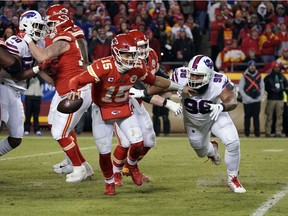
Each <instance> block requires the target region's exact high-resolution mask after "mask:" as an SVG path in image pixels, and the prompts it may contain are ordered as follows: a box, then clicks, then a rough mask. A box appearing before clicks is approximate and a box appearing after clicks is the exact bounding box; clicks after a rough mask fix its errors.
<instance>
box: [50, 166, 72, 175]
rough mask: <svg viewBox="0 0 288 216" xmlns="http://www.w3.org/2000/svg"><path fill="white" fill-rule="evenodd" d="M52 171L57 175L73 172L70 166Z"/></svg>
mask: <svg viewBox="0 0 288 216" xmlns="http://www.w3.org/2000/svg"><path fill="white" fill-rule="evenodd" d="M53 171H54V172H55V173H57V174H70V173H72V172H73V166H71V165H66V166H63V167H59V168H55V169H53Z"/></svg>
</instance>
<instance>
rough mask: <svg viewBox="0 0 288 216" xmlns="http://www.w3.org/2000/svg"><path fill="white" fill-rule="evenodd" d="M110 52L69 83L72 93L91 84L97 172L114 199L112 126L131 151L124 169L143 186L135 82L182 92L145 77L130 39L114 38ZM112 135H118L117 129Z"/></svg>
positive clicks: (133, 42)
mask: <svg viewBox="0 0 288 216" xmlns="http://www.w3.org/2000/svg"><path fill="white" fill-rule="evenodd" d="M111 50H112V56H109V57H106V58H101V59H98V60H96V61H94V62H93V63H92V65H89V66H88V67H87V71H85V72H83V73H82V74H80V75H78V76H76V77H74V78H72V79H71V80H70V82H69V88H70V90H71V91H75V90H77V89H78V88H79V86H81V85H83V84H88V83H92V101H93V104H92V125H93V126H92V128H93V136H94V139H95V142H96V145H97V149H98V151H99V164H100V168H101V170H102V173H103V175H104V177H105V183H106V188H105V190H104V194H106V195H115V182H114V175H113V168H112V161H111V150H112V138H113V129H114V124H115V123H117V125H118V126H119V128H120V129H121V131H122V132H123V133H124V135H125V136H126V137H127V139H128V140H129V144H130V151H129V153H128V157H127V161H126V166H127V167H128V169H129V171H130V173H131V177H132V180H133V182H134V183H135V184H136V185H138V186H140V185H142V174H141V172H140V171H139V169H138V166H137V162H138V159H139V155H140V152H141V150H142V149H143V133H142V130H141V123H140V122H139V120H138V119H137V117H136V116H135V115H134V114H133V112H132V110H131V107H130V103H129V90H130V89H131V88H132V86H133V85H134V84H135V83H136V81H137V80H142V81H143V82H144V83H146V84H149V85H155V86H158V87H160V88H165V89H167V90H168V91H172V90H178V89H179V88H181V89H182V88H183V86H180V85H175V83H173V82H171V81H170V80H167V79H164V78H162V77H157V76H154V75H153V74H151V73H147V71H146V66H145V62H143V61H141V60H138V48H137V43H136V41H135V40H134V38H133V37H132V36H130V35H127V34H119V35H117V36H116V37H115V38H113V40H112V42H111ZM148 90H149V89H148ZM186 90H188V89H186ZM148 92H149V91H147V93H148ZM72 94H75V92H74V93H72ZM115 133H117V129H116V128H115Z"/></svg>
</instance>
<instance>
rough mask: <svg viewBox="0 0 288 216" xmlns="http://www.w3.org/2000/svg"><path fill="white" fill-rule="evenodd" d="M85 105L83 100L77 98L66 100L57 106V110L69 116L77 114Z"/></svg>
mask: <svg viewBox="0 0 288 216" xmlns="http://www.w3.org/2000/svg"><path fill="white" fill-rule="evenodd" d="M82 104H83V99H82V98H80V97H79V98H78V97H76V98H75V99H74V100H72V99H69V98H64V99H63V100H62V101H60V103H59V104H58V106H57V110H58V111H59V112H61V113H65V114H69V113H73V112H76V111H77V110H78V109H79V108H80V107H81V106H82Z"/></svg>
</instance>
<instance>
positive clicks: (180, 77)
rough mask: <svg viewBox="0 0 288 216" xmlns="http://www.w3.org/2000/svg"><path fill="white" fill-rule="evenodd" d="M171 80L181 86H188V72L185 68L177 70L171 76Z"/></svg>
mask: <svg viewBox="0 0 288 216" xmlns="http://www.w3.org/2000/svg"><path fill="white" fill-rule="evenodd" d="M170 79H171V80H172V81H173V82H175V83H178V84H180V85H183V86H186V85H187V84H188V71H187V68H185V67H179V68H176V69H175V70H174V71H173V73H172V74H171V77H170Z"/></svg>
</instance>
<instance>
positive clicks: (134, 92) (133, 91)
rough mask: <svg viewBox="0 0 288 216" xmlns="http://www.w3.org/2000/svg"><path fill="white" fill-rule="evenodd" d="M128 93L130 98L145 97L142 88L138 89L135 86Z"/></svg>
mask: <svg viewBox="0 0 288 216" xmlns="http://www.w3.org/2000/svg"><path fill="white" fill-rule="evenodd" d="M129 95H130V97H132V98H141V97H145V94H144V90H139V89H136V88H133V87H132V88H131V89H130V91H129Z"/></svg>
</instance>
